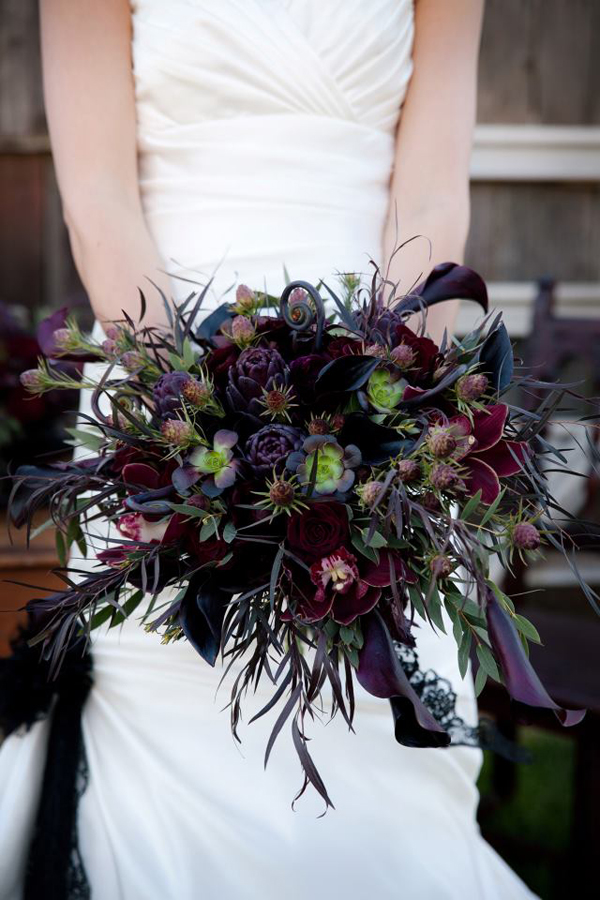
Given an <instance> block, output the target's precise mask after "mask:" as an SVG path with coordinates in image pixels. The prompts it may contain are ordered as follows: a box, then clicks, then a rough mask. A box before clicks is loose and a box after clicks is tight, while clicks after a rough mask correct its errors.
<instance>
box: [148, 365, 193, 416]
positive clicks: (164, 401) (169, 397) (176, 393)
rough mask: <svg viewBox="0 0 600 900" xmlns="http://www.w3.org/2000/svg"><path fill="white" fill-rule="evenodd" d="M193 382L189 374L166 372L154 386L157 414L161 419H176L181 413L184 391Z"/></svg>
mask: <svg viewBox="0 0 600 900" xmlns="http://www.w3.org/2000/svg"><path fill="white" fill-rule="evenodd" d="M189 381H191V376H190V375H189V374H188V373H187V372H166V373H165V374H164V375H161V377H160V378H159V379H158V381H157V382H156V384H155V385H154V391H153V397H154V405H155V407H156V413H157V415H158V416H159V417H160V418H161V419H176V418H177V414H178V413H180V412H181V409H182V406H183V403H182V391H183V388H184V387H185V385H186V384H187V383H188V382H189Z"/></svg>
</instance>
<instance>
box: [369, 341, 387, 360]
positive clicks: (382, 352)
mask: <svg viewBox="0 0 600 900" xmlns="http://www.w3.org/2000/svg"><path fill="white" fill-rule="evenodd" d="M365 356H377V357H378V358H379V359H387V350H386V349H385V347H384V346H382V345H381V344H368V345H367V346H366V347H365Z"/></svg>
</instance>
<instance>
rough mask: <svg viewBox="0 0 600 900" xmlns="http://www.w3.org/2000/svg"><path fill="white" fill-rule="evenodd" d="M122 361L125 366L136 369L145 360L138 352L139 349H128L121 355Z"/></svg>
mask: <svg viewBox="0 0 600 900" xmlns="http://www.w3.org/2000/svg"><path fill="white" fill-rule="evenodd" d="M121 362H122V364H123V366H124V368H126V369H129V370H130V371H133V370H134V369H137V368H138V367H139V366H141V365H142V364H143V362H144V360H143V358H142V356H141V354H140V353H138V352H137V350H127V352H126V353H124V354H123V356H122V357H121Z"/></svg>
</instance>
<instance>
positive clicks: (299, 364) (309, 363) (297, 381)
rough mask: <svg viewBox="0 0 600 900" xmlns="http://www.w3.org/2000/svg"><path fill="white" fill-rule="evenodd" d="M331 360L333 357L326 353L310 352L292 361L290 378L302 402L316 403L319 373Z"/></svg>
mask: <svg viewBox="0 0 600 900" xmlns="http://www.w3.org/2000/svg"><path fill="white" fill-rule="evenodd" d="M330 360H331V357H330V356H329V355H327V354H325V353H309V354H308V355H307V356H300V357H298V359H294V360H293V361H292V362H291V363H290V378H291V381H292V384H293V386H294V393H295V395H296V397H297V398H298V399H299V401H300V403H305V404H307V405H310V404H311V403H314V400H315V381H316V380H317V375H318V374H319V372H320V371H321V369H322V368H323V367H324V366H326V365H327V363H328V362H330Z"/></svg>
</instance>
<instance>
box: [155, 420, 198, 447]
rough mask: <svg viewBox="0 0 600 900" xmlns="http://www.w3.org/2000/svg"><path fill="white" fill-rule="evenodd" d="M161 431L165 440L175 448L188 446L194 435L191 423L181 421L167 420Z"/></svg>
mask: <svg viewBox="0 0 600 900" xmlns="http://www.w3.org/2000/svg"><path fill="white" fill-rule="evenodd" d="M160 430H161V434H162V436H163V437H164V439H165V440H166V441H168V442H169V443H170V444H173V445H174V446H181V445H184V444H187V443H188V441H189V440H190V439H191V437H192V436H193V434H194V429H193V428H192V426H191V425H190V423H189V422H182V421H181V419H165V421H164V422H163V423H162V425H161V428H160Z"/></svg>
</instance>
